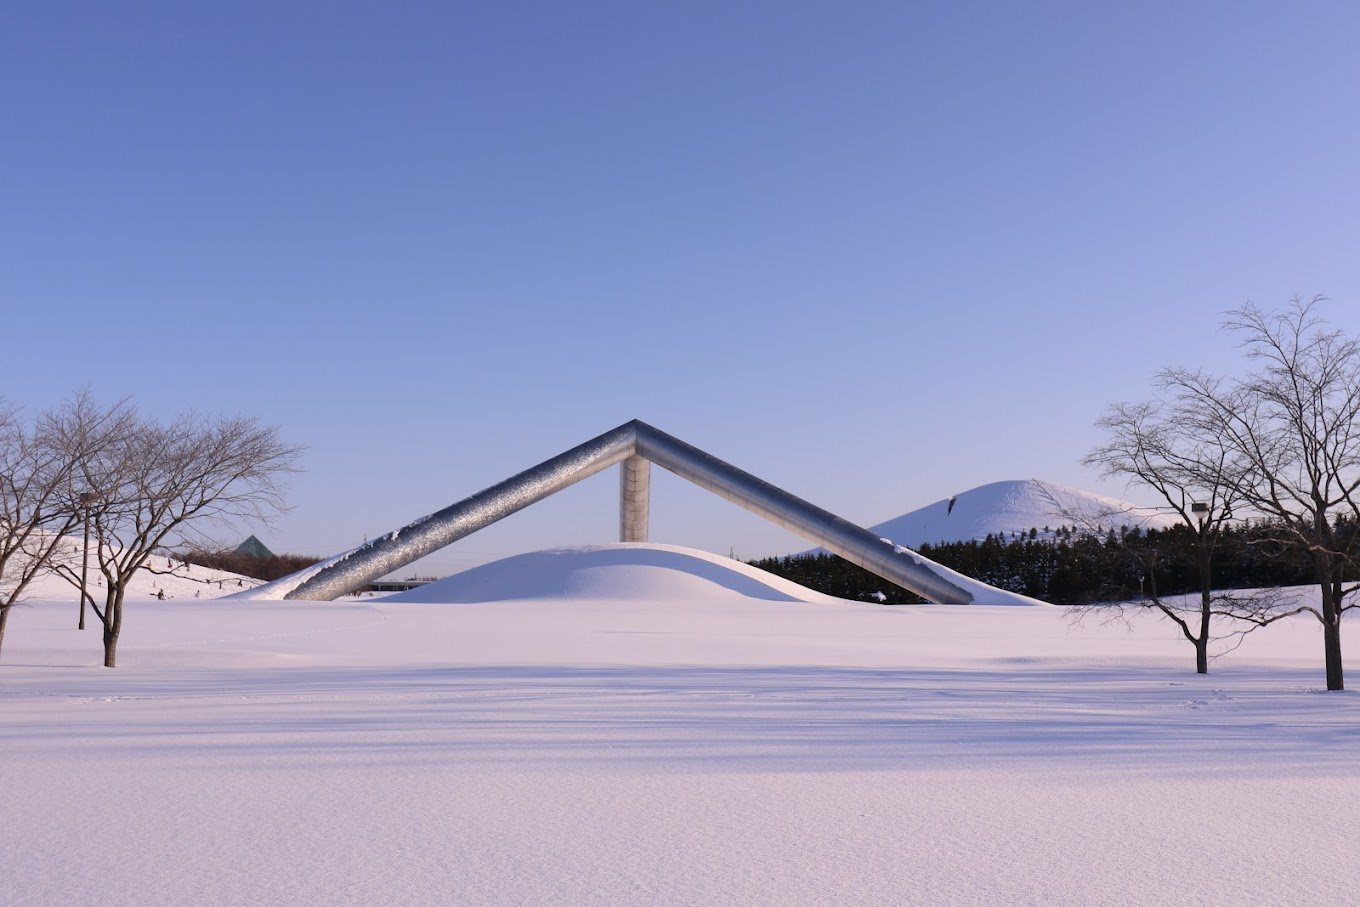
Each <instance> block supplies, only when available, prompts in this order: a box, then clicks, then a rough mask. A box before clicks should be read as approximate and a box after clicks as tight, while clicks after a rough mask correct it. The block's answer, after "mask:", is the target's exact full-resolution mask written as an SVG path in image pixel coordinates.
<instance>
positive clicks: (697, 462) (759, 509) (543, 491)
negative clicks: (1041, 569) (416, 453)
mask: <svg viewBox="0 0 1360 907" xmlns="http://www.w3.org/2000/svg"><path fill="white" fill-rule="evenodd" d="M648 461H650V462H652V463H656V464H657V465H658V466H660V467H662V468H663V469H667V470H669V471H670V472H673V473H675V474H676V475H678V476H681V477H682V478H685V479H688V480H689V481H691V482H693V483H695V484H696V485H698V486H699V487H701V488H704V489H707V490H708V491H711V492H713V493H714V494H717V495H719V496H720V497H723V498H726V499H727V500H729V501H732V502H733V503H735V504H738V505H740V506H741V507H744V508H746V509H747V510H750V511H751V512H752V513H756V514H759V515H760V516H762V517H765V518H766V519H768V520H770V521H772V522H774V523H777V524H778V525H780V526H783V527H784V528H786V529H789V530H791V531H793V532H795V533H797V534H798V535H801V536H802V537H803V538H805V539H807V540H808V541H811V542H813V543H815V544H818V545H821V546H822V547H823V548H825V549H827V550H828V551H831V552H834V553H836V554H838V555H840V556H841V557H843V558H845V559H846V560H848V561H850V562H851V563H854V564H858V565H859V566H861V567H863V568H864V569H866V570H868V571H869V572H871V573H874V574H876V575H878V576H881V577H883V578H884V579H886V580H889V581H890V582H893V583H896V584H897V585H899V586H902V587H903V588H906V589H910V590H911V591H913V592H915V593H917V594H918V595H920V596H922V597H924V598H926V599H929V600H930V601H934V602H939V603H941V604H960V605H966V604H971V603H972V600H973V599H972V596H971V595H970V594H969V593H968V592H967V591H965V590H964V589H962V588H960V587H959V586H958V585H956V584H954V583H952V582H950V581H949V580H948V579H946V578H945V577H943V576H942V575H940V574H939V573H936V572H935V571H933V570H932V569H931V568H930V564H931V562H930V561H928V560H926V559H925V558H921V557H918V556H917V555H915V554H914V553H912V552H909V551H907V550H906V549H899V548H897V547H896V546H894V545H893V544H892V543H891V542H886V541H884V540H883V539H880V538H878V537H877V536H876V535H874V534H873V533H872V532H869V531H868V530H867V529H862V528H860V527H859V526H856V525H855V524H853V523H851V522H849V521H847V520H844V519H841V518H840V517H838V516H836V515H835V514H833V513H830V512H829V511H826V510H823V509H821V508H820V507H817V506H815V505H813V504H810V503H808V502H807V501H804V500H803V499H802V498H799V497H795V496H794V495H791V494H789V493H788V492H787V491H784V490H782V489H780V488H776V487H775V486H773V485H771V484H770V483H768V482H765V481H763V480H761V479H758V478H756V477H755V476H753V475H751V474H750V473H748V472H743V471H742V470H740V469H738V468H736V467H735V466H733V465H731V464H730V463H726V462H724V461H722V460H719V459H718V458H717V457H714V456H712V455H710V454H707V453H705V452H704V451H702V450H699V449H698V448H697V447H693V446H691V445H689V444H686V443H685V442H683V441H681V440H680V439H679V438H675V437H672V436H671V435H668V434H666V433H665V432H663V431H660V430H658V429H655V428H653V427H652V426H650V425H648V424H646V423H645V422H639V421H637V420H633V421H632V422H628V423H626V424H624V425H620V426H619V427H618V428H616V429H614V430H612V431H608V432H605V433H604V434H602V435H600V436H599V437H598V438H594V439H592V440H590V441H587V442H586V443H584V444H582V445H580V446H578V447H574V448H572V449H571V450H569V451H567V452H566V453H564V454H560V455H559V456H556V457H553V458H552V459H550V460H546V461H544V462H542V463H540V464H539V465H537V466H534V467H533V468H531V469H527V470H525V471H524V472H521V473H520V474H518V475H516V476H513V477H511V478H509V479H506V480H505V481H504V482H501V483H499V484H497V485H493V486H491V487H490V488H487V489H485V490H484V491H479V492H478V493H477V494H474V495H472V496H471V497H469V498H466V499H464V500H462V501H459V502H458V503H456V504H452V505H450V506H448V507H445V508H444V509H443V510H440V511H438V512H437V513H432V514H430V515H429V516H426V517H422V518H421V519H419V520H416V521H415V522H414V523H411V524H409V525H407V526H403V527H402V528H401V529H398V530H396V531H394V532H389V533H387V534H386V535H383V536H380V537H378V538H376V539H373V540H372V541H370V542H366V543H364V544H363V545H361V546H359V547H358V548H355V549H354V550H353V551H349V552H346V553H345V554H342V555H338V556H336V557H334V558H332V559H331V560H330V561H327V562H324V563H322V564H319V565H315V566H313V567H309V568H307V569H306V570H302V571H299V572H298V573H296V574H293V575H292V576H290V577H284V578H283V579H280V580H275V581H274V582H273V583H271V584H269V585H270V586H273V587H275V588H277V589H280V590H282V589H288V591H287V592H286V594H285V595H284V597H285V598H290V599H308V600H313V601H328V600H330V599H334V598H337V597H339V596H341V595H344V594H346V593H348V592H351V591H353V590H355V589H358V588H360V587H362V586H364V585H366V584H368V583H371V582H373V581H374V580H376V579H378V578H379V577H382V576H385V575H387V574H388V573H391V572H392V571H393V570H398V569H400V568H401V567H404V566H406V565H407V564H409V563H411V562H413V561H416V560H418V559H420V558H422V557H424V556H425V555H427V554H430V553H431V552H433V551H437V550H438V549H440V548H442V547H444V546H445V545H448V544H451V543H452V542H455V541H457V540H458V539H460V538H463V537H464V536H466V535H469V534H470V533H473V532H476V531H477V530H478V529H482V528H484V527H486V526H489V525H490V524H492V523H494V522H496V521H497V520H500V519H503V518H504V517H507V516H509V515H510V514H512V513H515V512H516V511H519V510H522V509H524V508H525V507H528V506H529V505H530V504H533V503H534V502H536V501H540V500H542V499H543V498H545V497H548V496H549V495H551V494H553V493H554V492H557V491H560V490H562V489H563V488H566V487H567V486H569V485H572V484H574V483H576V482H579V481H581V480H582V479H585V478H587V477H589V476H592V475H594V474H595V473H597V472H600V471H601V470H603V469H607V468H609V467H610V466H613V465H615V464H622V465H623V469H622V475H621V477H620V480H619V490H620V502H619V504H620V506H619V532H620V538H621V539H622V540H623V541H645V540H646V539H647V533H648V506H649V500H648V499H649V494H650V485H651V479H650V469H649V467H648V465H647V463H648ZM257 591H258V590H257Z"/></svg>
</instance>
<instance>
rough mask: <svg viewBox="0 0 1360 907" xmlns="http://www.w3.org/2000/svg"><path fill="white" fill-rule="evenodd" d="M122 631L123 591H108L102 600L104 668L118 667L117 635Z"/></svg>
mask: <svg viewBox="0 0 1360 907" xmlns="http://www.w3.org/2000/svg"><path fill="white" fill-rule="evenodd" d="M122 631H123V590H121V589H118V590H113V589H110V590H109V594H108V597H107V598H105V600H104V667H106V668H114V667H117V666H118V634H119V633H121V632H122Z"/></svg>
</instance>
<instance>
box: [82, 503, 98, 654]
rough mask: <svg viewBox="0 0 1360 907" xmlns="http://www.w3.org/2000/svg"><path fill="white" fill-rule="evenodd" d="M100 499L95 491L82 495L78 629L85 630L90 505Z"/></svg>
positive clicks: (88, 572)
mask: <svg viewBox="0 0 1360 907" xmlns="http://www.w3.org/2000/svg"><path fill="white" fill-rule="evenodd" d="M98 499H99V496H98V495H97V494H95V493H94V492H93V491H82V492H81V493H80V510H81V515H82V516H83V517H84V518H85V540H84V543H83V544H82V545H81V549H80V624H79V626H78V627H77V629H80V630H84V629H85V598H86V596H87V594H88V593H86V591H85V588H86V583H87V580H88V579H89V575H90V505H91V504H93V503H94V502H95V501H97V500H98Z"/></svg>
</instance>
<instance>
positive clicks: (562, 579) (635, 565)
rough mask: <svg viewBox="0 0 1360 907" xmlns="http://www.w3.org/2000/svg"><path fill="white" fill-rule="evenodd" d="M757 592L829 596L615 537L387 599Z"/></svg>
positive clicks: (708, 558) (656, 597)
mask: <svg viewBox="0 0 1360 907" xmlns="http://www.w3.org/2000/svg"><path fill="white" fill-rule="evenodd" d="M741 598H755V599H765V600H767V601H784V602H790V601H801V602H831V601H836V599H834V598H832V597H830V596H827V595H823V594H822V593H820V592H814V591H812V590H811V589H808V588H805V587H803V586H800V585H798V584H797V583H794V582H791V581H789V580H786V579H782V578H781V577H778V576H775V575H774V574H772V573H767V572H765V571H764V570H760V569H758V568H756V567H752V566H750V565H749V564H743V563H742V562H740V561H735V560H732V559H731V558H726V557H721V556H719V555H716V554H710V553H708V552H707V551H699V550H697V549H694V548H684V547H681V546H678V545H654V544H638V543H633V544H622V543H621V544H615V545H600V546H587V547H575V548H550V549H548V550H546V551H534V552H531V553H529V554H517V555H514V556H512V557H507V558H503V559H502V560H499V561H494V562H492V563H490V564H483V565H481V566H480V567H473V568H472V569H470V570H465V571H463V572H462V573H457V574H454V575H453V576H449V577H446V578H444V579H442V580H439V581H438V582H434V583H430V584H428V585H425V586H421V587H420V588H418V589H412V590H411V591H409V592H402V593H400V594H398V595H392V596H388V597H387V598H385V599H383V601H385V602H427V603H445V602H449V603H452V602H489V601H510V600H524V599H584V600H594V601H598V600H615V601H617V600H628V601H682V600H683V601H704V600H713V599H741Z"/></svg>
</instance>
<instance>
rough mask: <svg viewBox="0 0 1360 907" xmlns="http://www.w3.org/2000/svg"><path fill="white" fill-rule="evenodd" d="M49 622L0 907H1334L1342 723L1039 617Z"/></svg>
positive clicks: (892, 611) (382, 609) (724, 604)
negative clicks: (103, 644)
mask: <svg viewBox="0 0 1360 907" xmlns="http://www.w3.org/2000/svg"><path fill="white" fill-rule="evenodd" d="M72 607H73V606H72V605H71V604H70V603H69V602H51V603H37V604H35V605H34V606H33V607H30V608H25V609H22V610H20V611H18V612H16V613H15V615H14V617H13V619H12V620H11V633H10V638H9V640H8V641H7V648H6V651H5V653H4V656H3V663H0V765H3V766H4V767H5V776H6V777H7V778H9V779H17V783H9V784H6V785H3V787H0V815H4V816H5V817H6V819H7V821H6V822H4V823H0V903H5V904H10V903H13V904H69V903H87V902H94V901H100V902H102V903H108V904H171V903H184V902H190V901H193V902H198V901H210V902H213V903H222V904H285V903H288V904H295V903H326V904H371V903H375V902H381V903H398V902H400V903H429V904H434V903H440V904H447V903H457V904H524V903H571V904H623V903H627V904H729V903H750V904H771V905H773V904H780V905H786V904H884V905H887V904H904V903H912V904H1162V903H1168V902H1173V901H1174V902H1178V903H1188V904H1241V903H1280V904H1287V903H1312V904H1318V903H1326V904H1331V903H1338V904H1339V903H1347V902H1349V901H1350V899H1351V897H1352V895H1353V893H1354V892H1355V891H1356V890H1360V869H1358V868H1357V865H1358V864H1357V861H1355V860H1354V848H1355V844H1356V839H1355V832H1354V829H1353V816H1354V815H1355V813H1356V809H1357V807H1360V770H1358V769H1357V767H1356V764H1357V763H1356V756H1357V754H1360V703H1358V701H1357V700H1356V699H1355V697H1354V696H1353V694H1351V693H1343V694H1326V693H1321V692H1319V690H1320V687H1321V684H1322V681H1321V671H1320V665H1319V652H1318V649H1319V648H1320V644H1319V641H1318V639H1317V633H1316V628H1315V627H1313V626H1310V625H1309V624H1308V623H1306V622H1293V623H1290V624H1287V625H1284V626H1277V627H1273V628H1271V629H1270V630H1267V631H1265V632H1263V633H1261V634H1259V635H1255V636H1253V637H1251V638H1249V639H1248V640H1247V642H1246V644H1245V645H1244V646H1242V648H1240V649H1239V650H1237V651H1236V652H1234V653H1232V654H1231V655H1230V656H1228V657H1226V658H1225V659H1224V660H1222V661H1221V662H1219V663H1216V664H1215V665H1214V671H1215V673H1214V674H1211V675H1209V676H1208V677H1207V678H1201V677H1197V676H1196V675H1194V674H1193V673H1191V672H1190V670H1189V665H1190V664H1191V658H1190V649H1189V647H1188V646H1185V645H1184V644H1183V643H1180V642H1178V641H1177V640H1176V638H1175V636H1174V634H1173V633H1172V632H1171V629H1170V628H1169V627H1168V626H1167V625H1166V624H1164V623H1159V622H1156V621H1152V620H1145V619H1142V618H1139V619H1136V620H1135V621H1133V623H1132V626H1131V628H1130V627H1125V626H1122V625H1115V624H1102V623H1099V622H1092V621H1087V622H1086V623H1085V624H1083V625H1081V626H1075V627H1074V626H1073V625H1072V624H1071V623H1070V621H1069V619H1068V616H1067V612H1065V611H1064V610H1063V609H1059V608H1005V607H995V608H989V607H953V608H950V607H938V606H935V607H896V608H887V607H882V606H877V605H868V604H858V603H849V602H836V601H831V602H800V601H776V600H768V599H764V600H762V599H754V598H749V597H745V596H740V597H733V596H730V595H726V594H713V595H710V596H709V597H707V598H699V599H698V600H684V599H675V598H671V599H668V600H660V601H658V600H648V601H636V600H626V599H623V600H621V599H612V600H580V599H571V598H566V597H560V596H545V597H542V598H539V599H531V600H506V601H498V602H489V603H465V604H448V605H434V604H419V603H410V604H403V603H399V602H394V601H392V600H390V599H389V600H381V599H375V600H371V601H366V602H362V603H360V602H353V603H345V602H341V603H307V602H282V603H280V602H242V601H232V600H217V601H192V602H188V601H165V602H159V601H138V602H133V603H132V604H131V605H130V606H129V609H128V623H127V628H126V631H125V639H124V642H123V645H122V647H121V650H120V656H121V657H120V663H121V664H122V666H121V667H119V668H118V669H116V670H112V671H110V670H105V669H102V668H98V667H95V665H97V664H98V660H99V645H98V638H97V635H96V634H95V633H94V632H93V631H85V633H83V634H82V633H81V632H80V631H77V630H74V629H72V628H71V623H72V620H71V618H72V617H73V611H72Z"/></svg>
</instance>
